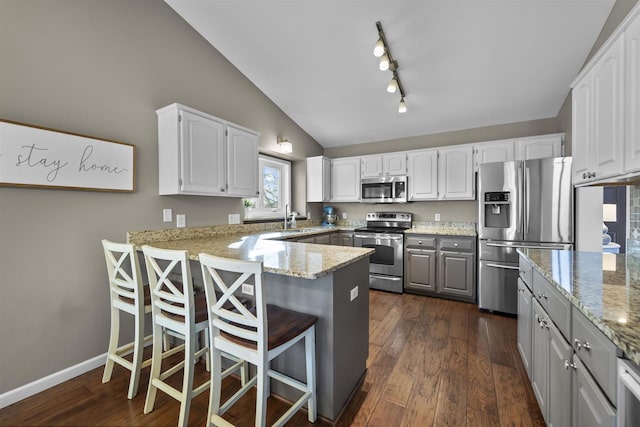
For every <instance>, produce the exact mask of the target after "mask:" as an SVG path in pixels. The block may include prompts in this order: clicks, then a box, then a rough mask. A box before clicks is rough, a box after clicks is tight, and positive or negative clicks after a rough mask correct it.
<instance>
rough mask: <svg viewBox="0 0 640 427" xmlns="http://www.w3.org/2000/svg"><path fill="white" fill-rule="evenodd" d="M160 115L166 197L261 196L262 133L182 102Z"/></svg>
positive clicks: (161, 179) (160, 155)
mask: <svg viewBox="0 0 640 427" xmlns="http://www.w3.org/2000/svg"><path fill="white" fill-rule="evenodd" d="M156 113H157V114H158V169H159V173H158V176H159V178H158V179H159V181H158V182H159V186H158V187H159V193H160V194H161V195H165V194H190V195H202V196H233V197H255V196H256V193H257V191H258V179H257V178H258V177H257V173H258V136H259V134H258V133H257V132H253V131H250V130H249V129H244V128H242V127H239V126H236V125H233V124H231V123H229V122H226V121H224V120H222V119H218V118H217V117H214V116H211V115H209V114H206V113H202V112H200V111H197V110H194V109H192V108H189V107H185V106H183V105H180V104H171V105H168V106H166V107H163V108H161V109H159V110H157V111H156Z"/></svg>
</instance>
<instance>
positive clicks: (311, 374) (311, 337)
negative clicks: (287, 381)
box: [304, 325, 318, 423]
mask: <svg viewBox="0 0 640 427" xmlns="http://www.w3.org/2000/svg"><path fill="white" fill-rule="evenodd" d="M304 348H305V355H306V358H307V360H306V364H305V366H306V367H307V387H308V388H309V390H311V397H309V400H308V401H307V409H308V412H309V421H310V422H312V423H315V422H316V418H317V417H318V408H317V406H316V357H315V356H316V327H315V325H314V326H312V327H311V328H309V330H308V331H307V332H306V335H305V337H304Z"/></svg>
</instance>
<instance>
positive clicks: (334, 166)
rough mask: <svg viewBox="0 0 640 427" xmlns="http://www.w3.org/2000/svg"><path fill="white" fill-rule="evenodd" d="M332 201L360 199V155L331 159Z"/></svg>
mask: <svg viewBox="0 0 640 427" xmlns="http://www.w3.org/2000/svg"><path fill="white" fill-rule="evenodd" d="M331 201H332V202H359V201H360V157H344V158H340V159H333V160H331Z"/></svg>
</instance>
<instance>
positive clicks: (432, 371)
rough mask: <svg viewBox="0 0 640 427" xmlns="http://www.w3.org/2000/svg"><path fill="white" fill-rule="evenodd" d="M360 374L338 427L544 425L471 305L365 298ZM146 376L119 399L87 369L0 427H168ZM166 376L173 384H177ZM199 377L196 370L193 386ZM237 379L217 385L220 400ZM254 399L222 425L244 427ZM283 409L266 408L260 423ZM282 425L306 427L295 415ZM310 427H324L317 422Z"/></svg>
mask: <svg viewBox="0 0 640 427" xmlns="http://www.w3.org/2000/svg"><path fill="white" fill-rule="evenodd" d="M370 298H371V303H370V308H371V309H370V313H369V317H370V328H369V336H370V344H369V358H368V360H367V367H368V371H367V374H366V377H365V380H364V383H363V384H362V387H361V388H360V389H359V390H358V391H357V392H356V393H355V395H354V397H353V399H352V401H351V403H350V404H349V405H348V406H347V408H345V411H344V413H343V415H342V417H341V418H340V420H339V422H338V425H339V426H348V425H355V426H384V427H389V426H431V425H435V426H465V425H467V426H498V425H500V426H511V425H514V426H516V425H517V426H530V425H533V426H541V425H544V421H543V419H542V414H541V413H540V410H539V408H538V405H537V403H536V400H535V397H534V395H533V391H532V389H531V386H530V385H529V381H528V379H527V376H526V372H525V371H524V367H523V366H522V362H521V361H520V357H519V355H518V352H517V348H516V320H515V319H513V318H509V317H504V316H498V315H494V314H489V313H483V312H480V311H479V310H478V307H477V306H475V305H472V304H465V303H458V302H453V301H446V300H442V299H433V298H427V297H422V296H416V295H409V294H403V295H396V294H390V293H385V292H379V291H370ZM148 375H149V368H146V369H144V370H143V371H142V375H141V378H140V388H139V391H138V395H137V396H136V397H135V398H134V399H132V400H127V398H126V394H127V387H128V378H129V377H128V371H126V370H124V369H123V368H120V367H118V366H116V368H115V369H114V372H113V376H112V380H111V382H109V383H107V384H102V383H101V378H102V368H98V369H94V370H92V371H90V372H87V373H86V374H84V375H81V376H79V377H77V378H74V379H72V380H70V381H67V382H65V383H63V384H60V385H58V386H56V387H53V388H51V389H49V390H46V391H44V392H42V393H39V394H37V395H35V396H32V397H30V398H28V399H25V400H23V401H21V402H18V403H16V404H14V405H11V406H9V407H6V408H4V409H1V410H0V426H25V425H28V426H31V425H33V426H165V425H167V426H173V425H175V424H176V423H177V419H178V407H179V406H178V402H177V401H175V400H174V399H172V398H170V397H169V396H167V395H166V394H164V393H162V392H160V391H159V392H158V394H157V397H156V404H155V409H154V411H153V412H151V413H150V414H147V415H144V414H143V413H142V409H143V406H144V400H145V394H146V388H147V383H148V379H147V378H148ZM175 377H176V378H174V380H175V382H176V384H175V385H176V386H178V384H179V382H180V380H181V378H179V377H180V376H179V375H176V376H175ZM206 378H207V372H206V371H205V370H204V364H203V363H200V364H198V369H197V374H196V381H195V382H196V383H197V384H198V383H199V381H202V380H204V379H206ZM237 384H238V381H237V380H236V379H234V378H228V379H226V380H225V381H224V383H223V399H224V398H225V396H230V395H231V393H232V392H233V390H234V387H236V386H237ZM208 399H209V395H208V393H203V394H201V395H200V396H198V397H197V398H196V399H195V400H194V401H193V403H192V405H191V411H190V416H189V425H191V426H202V425H205V420H206V414H207V407H208ZM254 404H255V393H254V394H253V395H252V394H251V392H250V393H249V394H248V395H247V396H245V397H244V398H243V399H241V400H240V401H239V402H238V403H236V405H235V406H234V407H232V408H231V409H230V411H229V412H228V413H227V414H225V418H226V419H227V420H228V421H230V422H232V423H234V424H236V425H239V426H251V425H253V415H254V413H253V408H254ZM286 409H287V406H286V404H285V403H284V402H281V401H280V400H278V399H275V398H269V401H268V414H267V416H268V419H267V421H268V422H269V423H272V422H273V421H275V420H276V419H277V418H278V417H279V416H280V415H281V414H282V413H283V412H284V411H286ZM288 425H291V426H304V425H311V424H310V423H309V422H308V421H307V419H306V413H304V412H299V413H298V414H296V415H295V416H294V418H293V419H292V420H291V421H290V422H289V424H288ZM315 425H316V426H319V425H320V426H321V425H328V423H326V422H323V421H322V420H318V421H317V422H316V424H315Z"/></svg>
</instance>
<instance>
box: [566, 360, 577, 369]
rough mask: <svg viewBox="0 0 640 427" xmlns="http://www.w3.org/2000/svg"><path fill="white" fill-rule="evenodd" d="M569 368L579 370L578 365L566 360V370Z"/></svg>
mask: <svg viewBox="0 0 640 427" xmlns="http://www.w3.org/2000/svg"><path fill="white" fill-rule="evenodd" d="M569 368H572V369H578V365H576V364H575V363H571V362H569V361H568V360H565V361H564V369H569Z"/></svg>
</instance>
